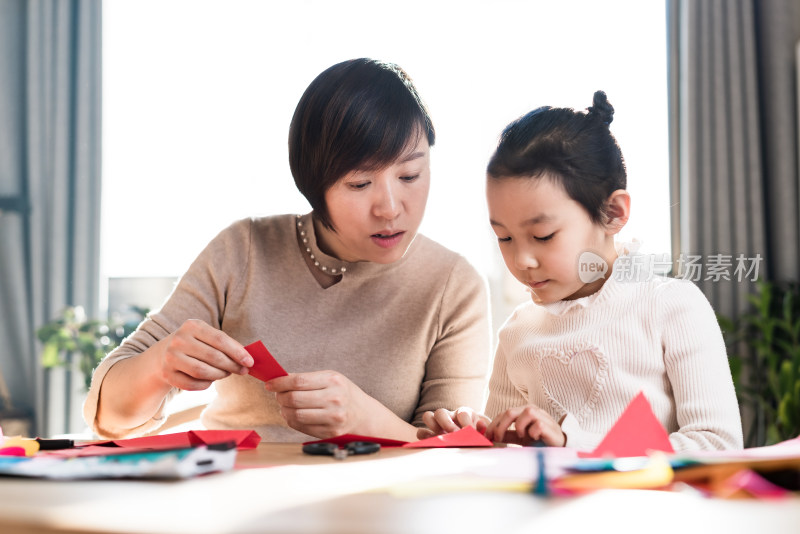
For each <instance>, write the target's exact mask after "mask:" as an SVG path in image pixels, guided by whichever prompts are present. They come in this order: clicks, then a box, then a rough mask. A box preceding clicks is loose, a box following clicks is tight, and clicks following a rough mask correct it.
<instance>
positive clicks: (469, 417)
mask: <svg viewBox="0 0 800 534" xmlns="http://www.w3.org/2000/svg"><path fill="white" fill-rule="evenodd" d="M422 422H423V423H425V426H427V428H420V429H419V430H418V431H417V439H425V438H429V437H432V436H438V435H439V434H447V433H449V432H455V431H456V430H460V429H462V428H464V427H467V426H472V427H475V429H476V430H477V431H478V432H480V433H481V434H483V433H484V432H485V431H486V428H487V426H488V425H489V422H490V419H489V418H488V417H486V416H485V415H483V414H480V413H478V412H476V411H475V410H473V409H472V408H467V407H466V406H463V407H461V408H458V409H457V410H455V411H452V412H451V411H450V410H445V409H444V408H439V409H438V410H436V411H435V412H425V413H424V414H422Z"/></svg>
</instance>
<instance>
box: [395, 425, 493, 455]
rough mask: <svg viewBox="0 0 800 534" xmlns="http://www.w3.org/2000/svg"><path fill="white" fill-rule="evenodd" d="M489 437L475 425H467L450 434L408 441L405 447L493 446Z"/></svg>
mask: <svg viewBox="0 0 800 534" xmlns="http://www.w3.org/2000/svg"><path fill="white" fill-rule="evenodd" d="M492 445H493V444H492V442H491V441H489V439H488V438H487V437H486V436H484V435H483V434H481V433H480V432H478V431H477V430H475V427H471V426H465V427H464V428H462V429H461V430H456V431H455V432H450V433H449V434H439V435H438V436H433V437H432V438H425V439H421V440H419V441H412V442H411V443H406V444H405V445H403V447H405V448H408V449H421V448H430V447H491V446H492Z"/></svg>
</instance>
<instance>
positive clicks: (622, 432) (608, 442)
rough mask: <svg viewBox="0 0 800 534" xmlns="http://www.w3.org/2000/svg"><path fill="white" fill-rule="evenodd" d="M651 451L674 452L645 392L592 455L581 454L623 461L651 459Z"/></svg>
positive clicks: (586, 456) (580, 454) (633, 401)
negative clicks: (637, 457) (635, 458)
mask: <svg viewBox="0 0 800 534" xmlns="http://www.w3.org/2000/svg"><path fill="white" fill-rule="evenodd" d="M650 451H664V452H669V453H673V452H675V451H674V450H673V448H672V444H671V443H670V442H669V435H668V434H667V431H666V430H664V427H663V426H662V425H661V423H660V422H659V421H658V419H656V416H655V414H654V413H653V409H652V408H651V407H650V403H649V402H647V398H646V397H645V396H644V393H642V392H639V394H638V395H636V397H635V398H634V399H633V400H632V401H631V403H630V404H628V407H627V408H625V411H624V412H622V415H620V416H619V419H617V422H616V423H614V426H613V427H611V430H609V431H608V433H607V434H606V437H604V438H603V441H601V442H600V444H599V445H598V446H597V448H596V449H595V450H594V451H592V452H588V453H587V452H579V453H578V456H580V457H581V458H622V457H628V456H647V455H648V453H649V452H650Z"/></svg>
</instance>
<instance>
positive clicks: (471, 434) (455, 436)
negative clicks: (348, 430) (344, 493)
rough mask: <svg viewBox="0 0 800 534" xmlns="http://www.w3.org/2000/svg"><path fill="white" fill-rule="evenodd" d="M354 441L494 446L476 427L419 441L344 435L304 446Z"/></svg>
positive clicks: (417, 446)
mask: <svg viewBox="0 0 800 534" xmlns="http://www.w3.org/2000/svg"><path fill="white" fill-rule="evenodd" d="M352 441H371V442H372V443H379V444H380V446H381V447H387V448H388V447H403V448H407V449H425V448H441V447H491V446H492V445H493V444H492V442H491V441H489V440H488V439H487V438H486V437H484V436H483V434H481V433H480V432H478V431H477V430H475V428H474V427H471V426H468V427H465V428H462V429H461V430H457V431H456V432H451V433H449V434H441V435H439V436H434V437H432V438H425V439H421V440H419V441H400V440H396V439H387V438H376V437H373V436H359V435H358V434H342V435H341V436H336V437H333V438H327V439H320V440H317V441H307V442H305V443H303V445H308V444H309V443H335V444H337V445H338V446H340V447H344V446H345V445H347V444H348V443H350V442H352Z"/></svg>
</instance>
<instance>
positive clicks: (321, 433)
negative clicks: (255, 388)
mask: <svg viewBox="0 0 800 534" xmlns="http://www.w3.org/2000/svg"><path fill="white" fill-rule="evenodd" d="M265 387H266V388H267V390H268V391H273V392H275V398H276V399H277V401H278V404H280V406H281V415H282V416H283V417H284V418H285V419H286V422H287V423H288V424H289V426H290V427H292V428H294V429H295V430H299V431H300V432H303V433H305V434H308V435H310V436H315V437H318V438H323V439H324V438H330V437H334V436H339V435H342V434H356V433H365V432H366V426H368V425H366V424H365V422H364V421H362V418H367V419H368V418H369V414H370V413H373V408H375V409H379V408H377V407H375V406H373V405H375V404H379V403H378V402H377V401H375V399H373V398H372V397H370V396H369V395H367V394H366V393H364V391H362V390H361V388H359V387H358V386H356V385H355V384H353V382H351V381H350V379H349V378H347V377H345V376H344V375H342V374H340V373H337V372H336V371H315V372H311V373H296V374H290V375H289V376H281V377H278V378H273V379H272V380H270V381H269V382H267V383H266V386H265ZM361 428H363V429H365V430H364V431H359V430H358V429H361Z"/></svg>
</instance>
